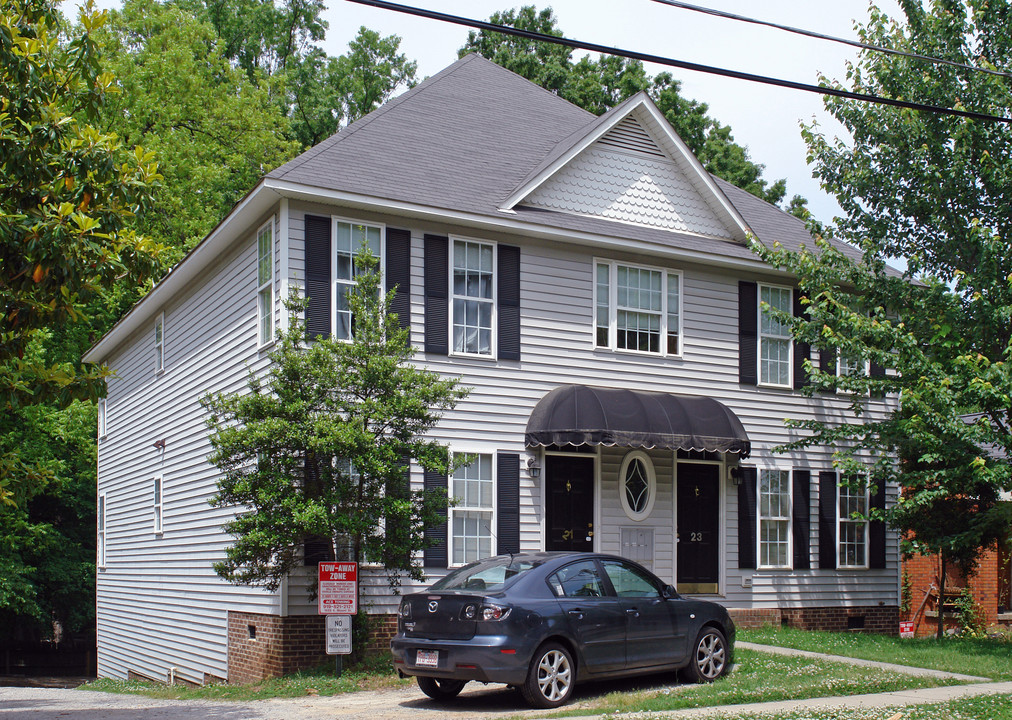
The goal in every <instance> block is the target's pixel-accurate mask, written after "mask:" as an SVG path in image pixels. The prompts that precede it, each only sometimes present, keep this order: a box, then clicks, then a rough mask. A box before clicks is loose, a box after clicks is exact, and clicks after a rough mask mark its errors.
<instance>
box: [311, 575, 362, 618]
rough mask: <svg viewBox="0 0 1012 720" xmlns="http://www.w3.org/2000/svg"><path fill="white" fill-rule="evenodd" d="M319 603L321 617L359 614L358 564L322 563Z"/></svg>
mask: <svg viewBox="0 0 1012 720" xmlns="http://www.w3.org/2000/svg"><path fill="white" fill-rule="evenodd" d="M319 573H320V574H319V590H318V601H319V611H320V614H321V615H357V614H358V563H354V562H322V563H320V566H319Z"/></svg>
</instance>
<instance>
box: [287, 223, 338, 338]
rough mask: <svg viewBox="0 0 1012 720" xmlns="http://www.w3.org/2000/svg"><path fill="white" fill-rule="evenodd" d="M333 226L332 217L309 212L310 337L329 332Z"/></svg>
mask: <svg viewBox="0 0 1012 720" xmlns="http://www.w3.org/2000/svg"><path fill="white" fill-rule="evenodd" d="M331 227H332V223H331V220H330V218H329V217H320V216H318V215H306V295H307V296H308V297H309V305H308V306H307V307H306V334H307V335H308V336H309V339H310V340H315V339H316V338H318V337H320V336H321V335H324V336H327V335H330V316H331V292H332V290H331V281H330V277H331V276H330V256H331V240H330V231H331ZM285 299H287V298H285Z"/></svg>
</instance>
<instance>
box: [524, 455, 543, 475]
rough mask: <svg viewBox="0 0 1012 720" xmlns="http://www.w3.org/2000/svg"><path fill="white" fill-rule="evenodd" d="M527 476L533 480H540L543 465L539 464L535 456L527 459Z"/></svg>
mask: <svg viewBox="0 0 1012 720" xmlns="http://www.w3.org/2000/svg"><path fill="white" fill-rule="evenodd" d="M527 474H528V475H530V476H531V477H532V478H538V477H539V476H540V475H541V463H539V462H538V458H537V457H536V456H534V455H529V456H528V457H527Z"/></svg>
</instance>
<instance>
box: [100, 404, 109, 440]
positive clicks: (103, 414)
mask: <svg viewBox="0 0 1012 720" xmlns="http://www.w3.org/2000/svg"><path fill="white" fill-rule="evenodd" d="M108 412H109V408H108V401H107V400H106V399H105V398H99V399H98V439H99V440H101V439H102V438H104V437H105V433H106V415H107V413H108Z"/></svg>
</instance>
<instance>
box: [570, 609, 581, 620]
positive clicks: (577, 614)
mask: <svg viewBox="0 0 1012 720" xmlns="http://www.w3.org/2000/svg"><path fill="white" fill-rule="evenodd" d="M568 612H569V614H570V615H572V616H573V617H575V618H576V619H577V620H583V610H569V611H568Z"/></svg>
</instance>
